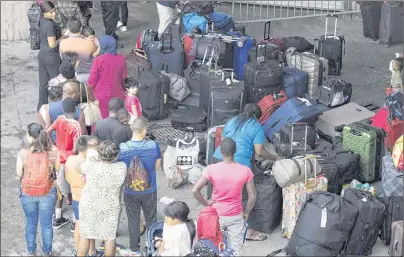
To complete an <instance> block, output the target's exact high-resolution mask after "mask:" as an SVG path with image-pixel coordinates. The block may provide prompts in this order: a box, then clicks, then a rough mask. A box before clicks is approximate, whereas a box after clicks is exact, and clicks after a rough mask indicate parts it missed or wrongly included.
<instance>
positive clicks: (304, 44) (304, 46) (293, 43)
mask: <svg viewBox="0 0 404 257" xmlns="http://www.w3.org/2000/svg"><path fill="white" fill-rule="evenodd" d="M282 39H283V42H284V44H285V49H288V48H290V47H294V48H296V51H297V52H299V53H302V52H306V51H310V50H312V49H313V48H314V45H312V44H310V42H309V41H307V40H306V39H305V38H304V37H297V36H294V37H284V38H282Z"/></svg>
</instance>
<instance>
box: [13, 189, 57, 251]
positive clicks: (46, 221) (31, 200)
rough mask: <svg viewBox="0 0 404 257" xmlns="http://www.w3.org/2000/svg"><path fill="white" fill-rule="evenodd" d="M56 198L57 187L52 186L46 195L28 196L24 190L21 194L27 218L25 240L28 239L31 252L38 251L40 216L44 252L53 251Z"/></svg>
mask: <svg viewBox="0 0 404 257" xmlns="http://www.w3.org/2000/svg"><path fill="white" fill-rule="evenodd" d="M56 198H57V194H56V188H55V187H52V188H51V190H50V191H49V194H48V195H45V196H28V195H25V194H24V193H22V192H21V194H20V199H21V204H22V208H23V209H24V213H25V218H26V225H25V240H26V241H27V251H28V252H29V253H33V252H36V234H37V227H38V217H39V220H40V222H41V234H42V252H43V253H50V252H51V251H52V239H53V227H52V216H53V213H54V212H55V204H56Z"/></svg>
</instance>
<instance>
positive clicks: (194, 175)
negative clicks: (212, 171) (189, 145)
mask: <svg viewBox="0 0 404 257" xmlns="http://www.w3.org/2000/svg"><path fill="white" fill-rule="evenodd" d="M204 168H205V167H204V166H202V165H200V164H196V165H195V166H194V167H193V168H192V169H190V170H189V171H188V181H189V182H191V183H192V184H195V183H196V182H197V181H198V180H199V179H200V178H201V176H202V172H203V169H204Z"/></svg>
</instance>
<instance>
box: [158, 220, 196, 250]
mask: <svg viewBox="0 0 404 257" xmlns="http://www.w3.org/2000/svg"><path fill="white" fill-rule="evenodd" d="M163 240H164V248H165V251H164V252H162V253H161V256H185V255H187V254H190V253H191V235H190V234H189V231H188V228H187V225H186V224H185V223H182V224H178V225H175V226H167V225H166V224H164V228H163Z"/></svg>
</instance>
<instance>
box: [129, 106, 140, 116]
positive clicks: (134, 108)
mask: <svg viewBox="0 0 404 257" xmlns="http://www.w3.org/2000/svg"><path fill="white" fill-rule="evenodd" d="M130 108H131V110H132V114H133V116H135V118H139V113H137V108H136V104H132V105H131V106H130Z"/></svg>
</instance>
